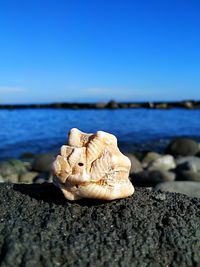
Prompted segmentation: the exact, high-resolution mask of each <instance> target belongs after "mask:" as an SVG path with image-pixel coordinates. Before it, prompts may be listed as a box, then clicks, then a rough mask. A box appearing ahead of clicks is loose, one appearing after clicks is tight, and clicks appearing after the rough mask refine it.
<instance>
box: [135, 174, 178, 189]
mask: <svg viewBox="0 0 200 267" xmlns="http://www.w3.org/2000/svg"><path fill="white" fill-rule="evenodd" d="M130 176H131V182H132V183H133V185H134V186H143V187H151V186H155V185H157V184H159V183H162V182H169V181H174V180H175V177H176V175H175V173H173V172H169V171H165V170H152V171H142V172H138V173H135V174H131V175H130Z"/></svg>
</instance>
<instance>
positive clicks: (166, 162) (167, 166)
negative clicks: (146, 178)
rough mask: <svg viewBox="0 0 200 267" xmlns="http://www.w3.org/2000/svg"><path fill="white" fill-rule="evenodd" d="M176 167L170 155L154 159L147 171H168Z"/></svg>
mask: <svg viewBox="0 0 200 267" xmlns="http://www.w3.org/2000/svg"><path fill="white" fill-rule="evenodd" d="M175 167H176V163H175V160H174V158H173V156H171V155H164V156H161V157H160V158H157V159H155V160H154V161H152V162H151V163H150V164H149V165H148V167H147V168H148V170H164V171H168V170H171V169H174V168H175Z"/></svg>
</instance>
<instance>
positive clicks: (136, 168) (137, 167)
mask: <svg viewBox="0 0 200 267" xmlns="http://www.w3.org/2000/svg"><path fill="white" fill-rule="evenodd" d="M124 155H125V156H127V157H128V158H129V159H130V161H131V169H130V173H137V172H141V171H143V169H142V165H141V163H140V161H139V160H138V159H137V158H136V157H135V156H134V155H133V154H130V153H124Z"/></svg>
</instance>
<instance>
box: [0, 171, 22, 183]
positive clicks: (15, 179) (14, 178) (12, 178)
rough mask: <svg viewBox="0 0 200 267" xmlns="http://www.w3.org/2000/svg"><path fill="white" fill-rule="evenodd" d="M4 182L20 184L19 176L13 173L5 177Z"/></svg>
mask: <svg viewBox="0 0 200 267" xmlns="http://www.w3.org/2000/svg"><path fill="white" fill-rule="evenodd" d="M3 179H4V182H10V183H18V182H19V174H18V173H13V174H10V175H8V176H4V177H3Z"/></svg>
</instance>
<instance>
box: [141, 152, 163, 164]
mask: <svg viewBox="0 0 200 267" xmlns="http://www.w3.org/2000/svg"><path fill="white" fill-rule="evenodd" d="M160 157H161V155H160V154H158V153H156V152H148V153H147V154H146V155H145V156H144V158H143V160H142V166H143V167H144V168H145V167H147V166H148V165H149V164H150V163H151V162H153V161H154V160H157V159H159V158H160Z"/></svg>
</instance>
